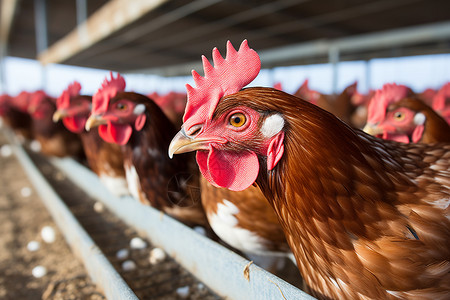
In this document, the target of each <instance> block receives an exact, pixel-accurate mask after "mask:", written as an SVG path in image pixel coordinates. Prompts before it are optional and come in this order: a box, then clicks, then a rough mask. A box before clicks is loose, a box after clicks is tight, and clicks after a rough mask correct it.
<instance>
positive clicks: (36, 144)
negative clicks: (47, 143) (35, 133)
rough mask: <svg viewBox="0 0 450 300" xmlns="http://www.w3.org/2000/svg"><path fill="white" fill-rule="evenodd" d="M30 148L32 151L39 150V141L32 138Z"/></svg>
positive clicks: (40, 147)
mask: <svg viewBox="0 0 450 300" xmlns="http://www.w3.org/2000/svg"><path fill="white" fill-rule="evenodd" d="M30 149H31V150H33V151H34V152H40V151H41V149H42V146H41V143H40V142H39V141H36V140H33V141H32V142H31V143H30Z"/></svg>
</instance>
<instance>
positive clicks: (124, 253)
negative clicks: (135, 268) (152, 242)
mask: <svg viewBox="0 0 450 300" xmlns="http://www.w3.org/2000/svg"><path fill="white" fill-rule="evenodd" d="M128 255H130V251H128V249H120V250H119V251H117V253H116V258H117V259H125V258H128Z"/></svg>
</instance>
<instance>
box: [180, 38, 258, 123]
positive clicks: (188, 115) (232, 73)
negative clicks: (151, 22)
mask: <svg viewBox="0 0 450 300" xmlns="http://www.w3.org/2000/svg"><path fill="white" fill-rule="evenodd" d="M212 56H213V61H214V67H213V66H212V65H211V64H210V63H209V61H208V59H207V58H206V57H205V56H202V60H203V70H204V72H205V77H202V76H200V75H199V74H198V73H197V72H196V71H195V70H193V71H192V77H193V78H194V82H195V88H193V87H192V86H190V85H189V84H186V89H187V95H188V98H187V99H188V100H187V105H186V110H185V112H184V117H183V121H184V128H185V130H186V131H189V129H190V128H191V127H192V126H193V125H195V124H199V123H202V122H203V121H204V120H205V119H206V120H209V119H210V118H211V117H212V114H213V112H214V110H215V109H216V106H217V103H218V102H219V100H220V99H221V98H222V97H223V96H225V95H230V94H233V93H236V92H238V91H239V90H241V89H242V88H243V87H244V86H246V85H247V84H249V83H250V82H252V81H253V79H255V78H256V76H258V73H259V71H260V69H261V61H260V59H259V56H258V54H257V53H256V51H255V50H253V49H250V48H249V46H248V43H247V40H244V41H243V42H242V44H241V46H240V47H239V50H238V51H236V50H235V49H234V48H233V45H232V44H231V42H230V41H228V42H227V56H226V58H225V59H224V58H223V57H222V56H221V55H220V53H219V50H218V49H217V48H214V49H213V51H212Z"/></svg>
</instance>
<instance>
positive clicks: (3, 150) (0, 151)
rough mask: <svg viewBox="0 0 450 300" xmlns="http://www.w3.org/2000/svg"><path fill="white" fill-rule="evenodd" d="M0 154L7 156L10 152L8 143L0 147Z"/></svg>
mask: <svg viewBox="0 0 450 300" xmlns="http://www.w3.org/2000/svg"><path fill="white" fill-rule="evenodd" d="M0 154H1V155H2V156H3V157H9V156H11V154H12V148H11V146H10V145H3V146H2V148H1V149H0Z"/></svg>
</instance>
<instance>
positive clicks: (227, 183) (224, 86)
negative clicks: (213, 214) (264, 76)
mask: <svg viewBox="0 0 450 300" xmlns="http://www.w3.org/2000/svg"><path fill="white" fill-rule="evenodd" d="M227 51H228V53H227V57H226V59H223V58H222V57H221V56H220V54H219V53H218V50H217V49H215V50H214V52H213V56H214V62H215V63H214V64H215V67H212V66H211V65H210V64H209V63H208V62H207V61H206V59H204V69H205V77H201V76H200V75H198V74H197V73H194V74H193V75H194V80H195V83H196V87H195V88H192V87H190V86H188V104H187V109H186V113H185V116H184V125H183V129H182V132H181V133H182V135H184V136H182V135H178V136H177V137H176V138H175V139H174V140H173V141H172V145H171V148H170V149H169V152H170V153H171V154H174V153H182V152H186V151H194V150H198V151H197V163H198V164H199V167H200V170H201V171H202V173H203V174H205V175H206V178H207V179H208V180H209V181H210V182H211V183H212V184H214V185H216V186H222V187H227V188H230V189H233V190H241V189H245V188H246V187H248V186H250V185H251V184H253V183H254V182H255V181H256V182H257V184H258V186H259V187H260V188H261V190H262V191H263V193H264V195H265V196H266V198H267V199H268V201H269V202H270V204H271V205H272V206H273V208H274V210H275V212H276V214H277V216H278V218H279V220H280V223H281V225H282V227H283V230H284V232H285V234H286V237H287V240H288V242H289V245H290V247H291V249H292V251H293V253H294V255H295V257H296V260H297V264H298V268H299V270H300V272H301V273H302V275H303V278H304V280H305V282H306V283H307V285H308V288H309V290H310V292H311V293H312V294H313V295H315V296H317V297H319V298H324V299H327V298H333V299H389V298H400V299H449V297H450V248H449V247H448V241H449V239H450V216H449V213H450V209H449V202H450V197H449V195H450V172H449V167H450V145H449V144H434V145H427V144H401V143H397V142H392V141H385V140H381V139H378V138H376V137H373V136H370V135H367V134H366V133H364V132H362V131H360V130H354V129H352V128H350V127H349V126H348V125H346V124H345V123H343V122H342V121H340V120H339V119H338V118H336V117H335V116H334V115H332V114H330V113H328V112H326V111H324V110H323V109H321V108H319V107H317V106H315V105H312V104H310V103H308V102H306V101H302V100H296V99H297V98H295V97H294V96H291V95H289V94H286V93H283V92H281V91H277V90H275V89H271V88H248V89H244V90H241V88H242V87H243V86H245V85H247V84H248V83H249V82H251V81H252V80H253V79H254V78H255V77H256V76H257V74H258V72H259V70H260V61H259V56H258V55H257V54H256V52H255V51H253V50H251V49H250V48H249V47H248V45H247V43H246V41H244V42H243V44H242V45H241V47H240V49H239V51H236V50H234V48H233V47H232V46H231V43H229V45H228V47H227ZM242 74H245V76H242ZM236 119H238V120H236ZM237 121H239V122H237Z"/></svg>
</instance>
